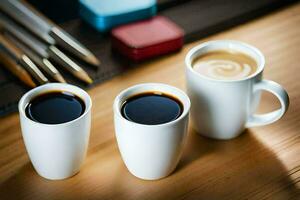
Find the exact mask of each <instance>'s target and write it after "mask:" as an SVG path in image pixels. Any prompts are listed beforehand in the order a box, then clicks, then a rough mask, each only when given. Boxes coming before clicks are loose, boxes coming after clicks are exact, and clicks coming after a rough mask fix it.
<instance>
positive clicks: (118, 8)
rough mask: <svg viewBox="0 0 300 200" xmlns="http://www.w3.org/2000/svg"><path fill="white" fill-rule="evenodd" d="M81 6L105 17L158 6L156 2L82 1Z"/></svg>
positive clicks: (122, 0) (124, 0)
mask: <svg viewBox="0 0 300 200" xmlns="http://www.w3.org/2000/svg"><path fill="white" fill-rule="evenodd" d="M80 4H81V5H83V6H85V7H86V8H87V9H88V10H89V11H90V12H92V13H93V15H94V16H97V17H105V16H115V15H121V14H124V13H131V12H135V11H138V10H142V9H147V8H150V7H152V6H154V5H155V4H156V1H155V0H143V1H133V0H80Z"/></svg>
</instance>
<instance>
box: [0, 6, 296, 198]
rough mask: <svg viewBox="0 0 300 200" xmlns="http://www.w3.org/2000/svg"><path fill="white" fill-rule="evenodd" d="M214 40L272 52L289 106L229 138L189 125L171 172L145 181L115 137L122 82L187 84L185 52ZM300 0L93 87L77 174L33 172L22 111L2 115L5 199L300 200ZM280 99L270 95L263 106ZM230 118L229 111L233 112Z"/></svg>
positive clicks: (0, 190) (1, 192) (270, 61)
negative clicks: (54, 177)
mask: <svg viewBox="0 0 300 200" xmlns="http://www.w3.org/2000/svg"><path fill="white" fill-rule="evenodd" d="M213 39H236V40H241V41H244V42H247V43H249V44H252V45H254V46H256V47H258V48H259V49H260V50H261V51H262V52H263V53H264V54H265V57H266V61H267V64H266V65H267V66H266V69H265V72H264V77H265V78H266V79H271V80H274V81H276V82H278V83H280V84H282V85H283V86H284V87H285V88H286V90H287V91H288V93H289V95H290V108H289V111H288V112H287V114H286V115H285V116H284V117H283V118H282V119H281V120H280V121H278V122H277V123H275V124H272V125H269V126H264V127H258V128H251V129H248V130H247V131H245V133H243V134H242V135H241V136H239V137H237V138H236V139H233V140H228V141H216V140H211V139H207V138H203V137H201V136H199V135H197V133H195V132H194V131H193V129H192V127H191V126H190V129H189V138H188V142H187V144H186V146H185V149H184V153H183V156H182V159H181V161H180V163H179V165H178V167H177V169H176V170H175V172H174V173H172V174H171V175H170V176H169V177H167V178H165V179H162V180H158V181H143V180H140V179H137V178H135V177H134V176H132V175H131V174H130V173H129V172H128V171H127V169H126V167H125V166H124V164H123V162H122V159H121V157H120V153H119V151H118V148H117V144H116V140H115V137H114V128H113V118H112V103H113V99H114V97H115V96H116V95H117V94H118V93H119V92H120V91H121V90H123V89H125V88H127V87H129V86H131V85H134V84H137V83H143V82H163V83H167V84H170V85H174V86H176V87H179V88H181V89H183V90H185V75H184V68H185V66H184V56H185V54H186V53H187V51H188V50H189V49H190V48H192V47H193V46H195V45H197V44H199V43H201V42H203V41H207V40H213ZM299 70H300V4H296V5H293V6H290V7H288V8H285V9H284V10H281V11H277V12H275V13H272V14H270V15H267V16H265V17H262V18H259V19H257V20H255V21H252V22H249V23H247V24H244V25H241V26H238V27H235V28H233V29H231V30H228V31H226V32H222V33H220V34H217V35H214V36H212V37H208V38H205V39H203V40H201V41H198V42H195V43H192V44H189V45H187V46H185V48H184V49H183V50H182V51H181V52H179V53H177V54H174V55H170V56H166V57H164V58H161V59H158V60H155V61H152V62H149V63H145V64H144V65H142V66H140V67H139V68H135V69H132V70H130V71H128V72H127V73H125V74H122V75H119V76H117V77H116V78H114V79H112V80H110V81H107V82H105V83H103V84H101V85H99V86H97V87H95V88H93V89H91V90H90V91H89V94H90V95H91V96H92V99H93V110H92V111H93V114H92V115H93V117H92V131H91V137H90V145H89V150H88V156H87V158H86V160H85V163H84V165H83V167H82V169H81V171H80V173H78V174H77V175H75V176H73V177H71V178H69V179H66V180H62V181H49V180H45V179H43V178H42V177H40V176H38V175H37V173H36V172H35V171H34V169H33V167H32V165H31V163H30V161H29V158H28V155H27V153H26V150H25V146H24V143H23V140H22V137H21V131H20V125H19V119H18V115H17V114H14V115H10V116H7V117H5V118H1V119H0V199H1V200H4V199H31V200H32V199H49V200H56V199H72V200H77V199H92V200H93V199H300V183H299V182H300V136H299V134H300V72H299ZM278 106H279V103H278V102H277V100H276V99H275V98H274V97H273V96H271V95H269V94H263V97H262V102H261V105H260V109H259V112H266V111H270V110H272V109H275V108H277V107H278ZM229 117H230V116H229Z"/></svg>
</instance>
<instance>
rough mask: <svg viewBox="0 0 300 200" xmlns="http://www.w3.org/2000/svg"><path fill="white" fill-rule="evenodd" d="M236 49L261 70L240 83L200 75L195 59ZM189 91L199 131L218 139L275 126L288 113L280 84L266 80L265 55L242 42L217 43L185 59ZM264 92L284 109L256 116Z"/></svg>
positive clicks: (198, 47) (198, 48) (285, 98)
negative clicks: (194, 65)
mask: <svg viewBox="0 0 300 200" xmlns="http://www.w3.org/2000/svg"><path fill="white" fill-rule="evenodd" d="M215 50H225V51H226V50H227V51H228V50H229V51H230V50H232V51H238V52H241V53H244V54H246V55H249V56H250V57H252V58H253V59H255V61H256V62H257V65H258V66H257V71H256V72H255V73H254V74H252V75H250V76H248V77H245V78H242V79H239V80H217V79H213V78H210V77H207V76H205V75H202V74H200V73H198V72H196V71H195V70H194V69H193V66H192V62H193V60H194V59H195V58H196V57H198V56H200V55H202V54H205V53H207V52H209V51H215ZM185 64H186V81H187V91H188V95H189V97H190V99H191V104H192V105H191V120H192V122H193V125H194V127H195V129H196V131H197V132H198V133H200V134H202V135H204V136H207V137H211V138H216V139H231V138H234V137H236V136H238V135H239V134H240V133H241V132H243V130H244V129H245V128H248V127H254V126H263V125H267V124H271V123H273V122H275V121H277V120H278V119H280V118H281V117H282V116H283V115H284V113H285V112H286V111H287V109H288V106H289V98H288V95H287V92H286V91H285V90H284V89H283V88H282V86H280V85H279V84H277V83H275V82H273V81H269V80H262V74H263V70H264V67H265V58H264V56H263V54H262V53H261V52H260V51H259V50H258V49H257V48H255V47H253V46H250V45H248V44H245V43H243V42H239V41H232V40H217V41H209V42H205V43H202V44H200V45H198V46H196V47H194V48H193V49H191V50H190V51H189V52H188V54H187V55H186V58H185ZM262 90H265V91H268V92H271V93H272V94H274V95H275V96H276V97H277V98H278V100H279V101H280V104H281V108H280V109H278V110H275V111H273V112H270V113H267V114H260V115H258V114H255V110H256V108H257V106H258V104H259V101H260V93H261V91H262Z"/></svg>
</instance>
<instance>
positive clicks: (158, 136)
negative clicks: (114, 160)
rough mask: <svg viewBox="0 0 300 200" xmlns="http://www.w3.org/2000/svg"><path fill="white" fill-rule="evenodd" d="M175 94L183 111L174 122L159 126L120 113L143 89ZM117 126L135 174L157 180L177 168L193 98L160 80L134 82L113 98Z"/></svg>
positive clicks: (121, 147) (125, 157) (123, 153)
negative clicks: (143, 122) (158, 81)
mask: <svg viewBox="0 0 300 200" xmlns="http://www.w3.org/2000/svg"><path fill="white" fill-rule="evenodd" d="M149 91H154V92H156V91H157V92H162V93H166V94H169V95H172V96H174V97H176V98H178V100H180V101H181V102H182V104H183V112H182V114H181V115H180V116H179V117H178V118H177V119H176V120H174V121H170V122H168V123H163V124H158V125H145V124H138V123H135V122H132V121H129V120H127V119H126V118H124V117H123V116H122V114H121V107H122V105H123V103H124V102H125V101H126V100H127V99H128V98H130V97H131V96H133V95H136V94H139V93H143V92H149ZM113 110H114V125H115V132H116V138H117V142H118V146H119V150H120V152H121V156H122V158H123V161H124V163H125V165H126V167H127V168H128V170H129V171H130V172H131V173H132V174H133V175H134V176H136V177H138V178H141V179H146V180H155V179H160V178H163V177H165V176H167V175H169V174H170V173H171V172H172V171H173V170H174V169H175V167H176V165H177V163H178V161H179V159H180V156H181V152H182V148H183V145H184V143H185V140H186V137H187V127H188V120H189V110H190V100H189V98H188V96H187V95H186V94H185V93H184V92H183V91H181V90H179V89H177V88H175V87H172V86H169V85H165V84H160V83H146V84H140V85H135V86H133V87H130V88H128V89H126V90H124V91H122V92H121V93H120V94H119V95H118V96H117V97H116V98H115V101H114V105H113Z"/></svg>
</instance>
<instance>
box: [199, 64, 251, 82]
mask: <svg viewBox="0 0 300 200" xmlns="http://www.w3.org/2000/svg"><path fill="white" fill-rule="evenodd" d="M194 69H195V70H196V71H197V72H199V73H201V74H203V75H206V76H209V77H211V78H216V79H240V78H244V77H247V76H249V75H251V71H252V69H251V66H250V65H248V64H246V63H238V62H234V61H231V60H207V61H201V62H198V63H197V64H196V65H195V66H194Z"/></svg>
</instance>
